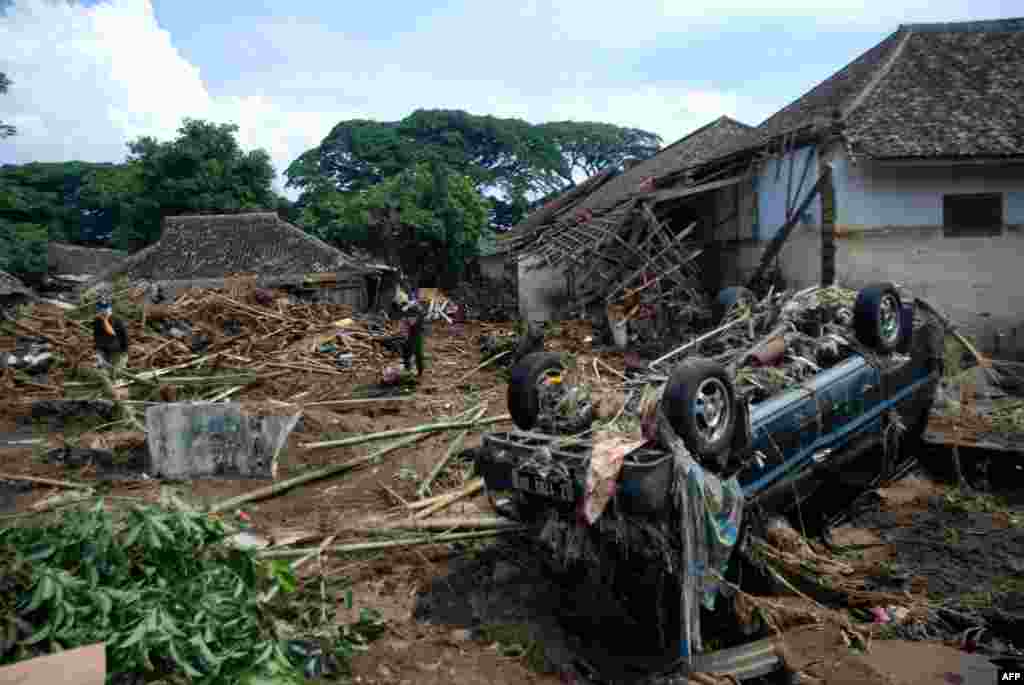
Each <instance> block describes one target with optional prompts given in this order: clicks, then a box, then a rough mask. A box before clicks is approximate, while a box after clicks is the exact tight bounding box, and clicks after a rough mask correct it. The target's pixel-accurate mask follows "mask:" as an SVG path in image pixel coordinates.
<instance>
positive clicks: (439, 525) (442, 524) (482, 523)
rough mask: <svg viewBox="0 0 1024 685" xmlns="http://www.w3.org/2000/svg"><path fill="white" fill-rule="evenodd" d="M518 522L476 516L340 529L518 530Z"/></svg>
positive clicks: (371, 523) (358, 523)
mask: <svg viewBox="0 0 1024 685" xmlns="http://www.w3.org/2000/svg"><path fill="white" fill-rule="evenodd" d="M521 525H522V524H520V523H519V522H518V521H513V520H512V519H509V518H505V517H503V516H478V517H465V516H456V517H449V518H439V519H431V520H430V521H419V520H413V521H396V522H394V523H381V522H379V521H355V522H353V523H351V524H349V525H347V526H344V527H342V530H345V531H356V530H358V531H361V532H371V533H376V532H386V531H393V530H444V531H446V530H453V529H456V528H473V529H477V530H491V529H496V528H518V527H519V526H521Z"/></svg>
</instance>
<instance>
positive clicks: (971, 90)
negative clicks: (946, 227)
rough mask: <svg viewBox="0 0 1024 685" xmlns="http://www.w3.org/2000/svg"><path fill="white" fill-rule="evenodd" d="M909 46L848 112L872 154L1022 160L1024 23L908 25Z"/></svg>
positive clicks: (858, 140)
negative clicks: (1000, 157)
mask: <svg viewBox="0 0 1024 685" xmlns="http://www.w3.org/2000/svg"><path fill="white" fill-rule="evenodd" d="M905 30H909V31H910V36H909V38H908V39H907V43H906V45H905V46H904V47H903V49H902V51H901V52H900V55H899V57H898V58H897V59H896V60H895V62H894V63H893V65H892V67H891V68H890V70H889V71H888V73H887V74H886V75H885V76H884V77H883V78H882V79H881V80H880V81H879V83H878V85H877V87H875V88H874V89H873V90H872V91H871V92H870V93H868V94H867V95H866V97H865V98H864V99H863V101H862V102H861V103H860V104H859V105H858V106H857V107H856V109H854V110H853V112H851V113H850V115H849V117H848V120H847V138H848V139H849V140H850V142H851V143H852V144H853V146H854V149H855V150H856V151H858V152H863V153H865V154H868V155H870V156H873V157H978V156H985V157H988V156H993V157H999V156H1006V155H1024V20H1019V19H1018V20H1005V21H1002V22H991V23H986V24H981V25H978V24H965V25H963V26H962V27H957V25H948V24H947V25H942V24H940V25H937V26H928V25H925V26H917V27H916V28H915V27H914V26H910V27H905Z"/></svg>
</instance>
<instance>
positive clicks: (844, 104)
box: [516, 19, 1024, 356]
mask: <svg viewBox="0 0 1024 685" xmlns="http://www.w3.org/2000/svg"><path fill="white" fill-rule="evenodd" d="M719 121H721V120H719ZM744 128H745V127H744ZM702 131H705V129H701V130H699V131H697V132H695V133H694V134H691V136H688V137H687V138H685V139H683V140H682V141H680V142H679V143H677V144H676V146H680V145H685V143H686V141H687V140H688V139H691V138H694V137H698V136H699V135H700V134H701V133H702ZM673 147H675V146H673ZM713 147H714V149H713V150H712V153H711V154H709V155H706V156H700V155H698V156H697V159H696V160H694V161H693V162H690V163H686V162H684V163H682V164H678V165H675V168H671V167H670V168H668V169H660V168H657V166H656V165H657V162H658V161H659V160H660V159H661V158H664V157H666V156H667V155H668V154H670V152H671V150H672V147H670V148H666V149H665V150H663V151H662V152H661V153H659V155H657V156H656V157H654V158H653V159H652V160H649V161H648V162H646V163H645V164H652V163H654V164H653V165H652V166H654V167H655V168H652V169H651V171H646V172H643V173H640V174H637V173H635V172H636V169H637V168H634V169H633V170H631V171H632V172H634V173H629V172H627V173H625V174H622V175H620V176H618V177H615V178H613V179H611V180H606V181H605V182H604V183H606V184H608V187H610V184H611V183H613V182H615V181H616V180H618V181H619V183H620V184H623V185H628V186H629V187H628V188H625V189H623V190H622V191H620V192H619V193H618V194H617V195H616V197H615V198H609V201H608V202H597V201H596V200H594V197H595V196H600V195H606V196H608V195H610V194H611V193H610V192H609V191H608V190H607V188H606V186H605V185H600V186H599V187H597V188H596V189H593V188H591V189H588V190H587V191H586V192H585V193H583V194H584V198H583V199H580V198H579V197H576V198H575V199H571V200H570V201H568V202H566V203H564V204H563V205H561V206H559V207H556V208H555V210H554V211H551V208H550V207H545V208H542V209H541V210H540V211H538V212H536V213H535V214H534V215H532V216H531V217H530V218H529V219H528V220H527V221H526V222H524V224H523V225H521V226H520V227H517V228H518V230H517V232H516V233H517V235H516V238H517V246H516V247H517V250H518V252H519V256H520V268H521V269H530V268H535V269H536V267H541V268H540V269H537V272H538V273H539V274H540V276H539V277H535V276H531V278H533V279H536V281H535V282H538V283H539V282H540V281H546V282H551V281H557V277H556V276H554V275H552V274H553V273H554V272H553V271H552V270H553V269H554V270H557V268H559V267H561V268H563V269H564V266H565V265H566V264H571V265H572V268H571V269H570V271H571V272H572V273H573V274H575V275H576V276H575V278H576V280H575V283H573V282H572V281H573V276H572V275H570V276H568V277H566V278H564V279H563V283H565V284H564V285H561V286H560V287H561V288H562V290H561V291H560V292H561V293H562V294H561V299H560V300H559V299H556V298H554V297H552V296H551V294H550V293H552V292H553V291H554V288H553V287H552V288H548V289H547V290H546V291H545V292H544V293H543V294H542V293H540V292H535V293H533V295H532V299H531V297H530V296H528V294H527V293H525V292H523V293H521V295H522V297H523V299H525V301H526V303H527V305H526V306H525V307H523V309H524V314H526V315H528V316H536V317H538V318H548V317H550V316H555V315H560V314H561V313H563V312H564V311H565V310H566V309H568V308H569V307H571V306H573V304H584V303H585V302H586V301H587V299H588V297H589V296H588V295H587V294H586V293H583V292H581V291H580V287H579V285H580V284H581V283H586V284H587V285H592V286H593V287H596V288H597V289H599V290H602V291H603V292H604V293H605V294H606V295H607V294H608V293H610V292H611V291H614V290H615V289H616V288H617V287H619V285H620V284H621V283H620V281H621V277H620V274H629V273H631V271H630V269H634V270H635V266H636V265H637V264H640V263H645V262H647V261H651V262H652V263H651V266H653V267H655V268H659V269H662V268H666V267H667V266H668V265H669V262H668V261H666V260H664V259H662V258H657V259H656V257H657V255H658V252H659V251H660V250H662V249H664V248H661V247H659V248H654V250H653V251H652V250H651V249H647V250H637V249H636V248H635V247H633V248H632V253H631V246H632V245H633V243H632V242H631V240H632V237H631V236H630V234H629V226H630V223H631V221H636V219H637V217H639V216H641V215H642V216H645V217H646V218H647V219H648V220H654V221H657V222H659V223H661V224H662V225H663V226H666V228H667V230H668V231H670V232H671V233H673V235H676V234H677V233H676V232H679V231H683V230H684V229H685V228H686V227H687V226H689V225H690V224H691V223H692V222H693V221H697V228H696V229H695V231H694V233H695V234H696V235H693V234H691V235H690V236H689V237H688V240H696V244H697V245H698V246H699V247H700V248H701V249H703V250H704V254H702V258H701V262H700V267H701V270H702V271H703V273H701V274H700V275H699V279H700V281H701V282H702V283H703V284H704V286H705V287H706V288H707V289H709V290H712V291H713V290H714V289H715V288H717V287H720V286H722V285H731V284H737V283H739V284H743V283H747V282H748V281H750V280H751V279H755V280H758V281H761V282H764V281H765V280H766V278H767V277H768V276H769V275H770V274H771V272H773V271H774V272H775V274H776V275H777V277H778V278H779V279H780V280H781V281H782V282H784V284H785V285H787V286H790V287H799V286H801V285H807V284H810V283H816V282H832V281H834V280H838V281H839V282H841V283H842V284H843V285H846V286H849V287H859V286H861V285H864V284H866V283H868V282H873V281H880V280H891V281H895V282H897V283H900V284H902V285H904V286H906V287H908V288H910V289H911V290H912V291H914V292H917V293H919V294H921V295H923V296H925V297H928V298H929V299H930V300H932V301H935V302H941V303H942V304H943V306H944V307H945V308H946V312H947V313H948V314H949V315H950V316H951V317H952V318H953V319H954V320H955V321H957V322H958V323H961V324H962V325H963V326H964V328H965V329H966V330H967V332H968V333H970V334H973V335H975V336H977V337H978V338H979V339H980V341H981V342H982V344H983V346H985V347H989V348H991V347H994V346H997V345H1001V346H1003V349H1002V350H1001V352H1002V353H1003V354H1004V356H1006V355H1007V353H1008V350H1007V349H1006V348H1009V347H1016V349H1015V350H1014V351H1013V352H1014V353H1016V354H1019V353H1020V351H1021V347H1022V346H1024V331H1020V333H1017V331H1018V327H1019V326H1020V324H1021V323H1022V321H1021V318H1020V315H1019V312H1021V311H1024V292H1022V291H1021V289H1020V288H1019V287H1018V286H1017V285H1016V283H1017V278H1018V276H1017V273H1016V272H1017V270H1018V269H1019V264H1020V256H1021V255H1022V254H1024V235H1022V234H1021V229H1022V228H1024V19H1005V20H997V21H983V22H963V23H939V24H907V25H902V26H900V27H899V28H898V29H897V30H896V31H895V32H894V33H892V34H891V35H889V36H888V37H886V38H885V39H884V40H882V41H881V42H880V43H879V44H878V45H876V46H874V47H873V48H871V49H870V50H868V51H867V52H865V53H864V54H862V55H860V56H859V57H857V58H856V59H855V60H853V61H852V62H851V63H850V64H848V65H846V66H845V67H843V68H842V69H840V70H839V71H837V72H836V73H835V74H833V75H832V76H830V77H829V78H827V79H826V80H824V81H822V82H821V83H820V84H818V85H817V86H815V87H814V88H812V89H811V90H810V91H809V92H807V93H806V94H804V95H803V96H801V97H800V98H798V99H797V100H795V101H794V102H792V103H791V104H789V105H787V106H786V107H784V108H783V109H782V110H780V111H779V112H777V113H776V114H774V115H773V116H771V117H769V118H768V120H766V121H765V122H763V123H762V124H761V125H760V126H758V127H756V128H755V129H747V130H745V131H744V130H737V131H736V135H735V136H734V137H732V140H729V141H727V142H726V143H725V144H724V145H722V146H713ZM642 166H643V165H641V167H642ZM638 168H639V167H638ZM592 180H597V179H592ZM584 203H586V204H584ZM552 204H554V203H552ZM645 207H646V209H645ZM647 210H650V212H648V211H647ZM627 217H630V218H631V219H630V220H629V221H627ZM652 225H653V224H652ZM613 226H617V227H618V229H617V230H616V232H615V235H613V236H609V238H608V239H607V240H600V239H594V236H596V235H599V234H600V235H604V233H606V232H607V231H606V229H607V228H610V227H613ZM574 242H575V245H574ZM584 243H586V244H584ZM623 254H626V255H629V257H630V258H629V259H627V260H623V259H622V255H623ZM686 256H688V255H683V257H684V258H685V257H686ZM616 260H618V261H619V262H620V265H619V266H617V265H616V263H615V262H616ZM598 262H600V263H601V265H599V266H598ZM674 266H678V265H677V264H676V265H674ZM674 266H673V267H669V268H674ZM589 268H595V269H597V270H598V271H602V270H603V272H604V273H606V274H608V276H609V278H607V279H603V278H602V277H601V276H598V277H597V279H596V282H594V281H595V279H593V277H591V276H588V277H587V279H582V278H580V277H579V274H586V271H587V269H589ZM695 271H696V270H695ZM616 279H620V281H617V280H616ZM641 280H642V279H641ZM521 282H523V283H527V284H530V285H529V287H531V288H535V289H538V290H539V289H540V287H541V286H540V285H534V284H531V281H530V280H529V279H523V280H521ZM560 308H561V311H558V310H559V309H560ZM999 333H1002V336H1001V342H1000V336H999V335H998V334H999ZM1014 339H1016V340H1014Z"/></svg>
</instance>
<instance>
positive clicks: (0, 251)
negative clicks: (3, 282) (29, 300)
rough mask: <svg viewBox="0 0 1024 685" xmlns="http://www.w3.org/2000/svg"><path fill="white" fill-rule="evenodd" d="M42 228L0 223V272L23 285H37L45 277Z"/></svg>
mask: <svg viewBox="0 0 1024 685" xmlns="http://www.w3.org/2000/svg"><path fill="white" fill-rule="evenodd" d="M48 243H49V235H48V234H47V230H46V227H45V226H40V225H38V224H26V223H18V224H14V223H10V222H6V221H0V271H7V272H10V273H12V274H14V275H16V276H18V277H19V278H21V279H22V280H24V281H25V282H26V283H30V284H32V285H35V284H38V283H41V282H42V280H43V278H44V277H45V276H46V263H47V244H48Z"/></svg>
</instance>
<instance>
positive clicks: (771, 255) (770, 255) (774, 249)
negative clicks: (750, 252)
mask: <svg viewBox="0 0 1024 685" xmlns="http://www.w3.org/2000/svg"><path fill="white" fill-rule="evenodd" d="M830 174H831V168H830V167H828V166H825V168H824V170H823V171H822V172H821V175H820V176H818V180H817V182H815V184H814V187H813V188H811V189H810V190H809V191H808V192H807V196H806V197H805V198H804V199H803V202H801V203H800V206H799V207H798V208H797V210H796V211H795V212H794V213H793V216H791V217H790V218H789V219H788V220H787V221H786V223H784V224H783V225H782V227H781V228H779V231H778V232H777V233H776V234H775V237H774V238H772V242H771V243H769V245H768V247H767V248H765V251H764V254H763V255H761V263H760V264H759V265H758V267H757V271H755V272H754V275H753V276H751V277H750V280H749V281H747V287H748V288H751V289H753V288H754V287H755V286H756V285H757V284H758V282H760V280H761V278H763V277H764V273H765V271H767V270H768V265H769V264H770V263H771V261H772V260H773V259H775V258H776V257H777V256H778V255H779V253H780V252H781V251H782V246H783V245H785V244H786V240H787V239H788V238H789V234H790V233H792V232H793V228H794V227H795V226H796V225H797V223H799V221H800V216H801V215H802V214H803V213H804V212H806V211H807V208H808V207H810V206H811V201H812V200H813V199H814V197H815V196H816V195H817V194H818V193H819V192H821V189H822V187H824V185H825V183H826V181H827V180H828V178H829V176H830Z"/></svg>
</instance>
